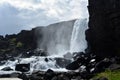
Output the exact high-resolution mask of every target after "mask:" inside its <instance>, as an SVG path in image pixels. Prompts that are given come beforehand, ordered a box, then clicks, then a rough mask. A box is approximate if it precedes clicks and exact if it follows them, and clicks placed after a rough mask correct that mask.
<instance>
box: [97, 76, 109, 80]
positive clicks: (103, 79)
mask: <svg viewBox="0 0 120 80" xmlns="http://www.w3.org/2000/svg"><path fill="white" fill-rule="evenodd" d="M96 80H108V79H107V78H106V77H100V78H98V79H96Z"/></svg>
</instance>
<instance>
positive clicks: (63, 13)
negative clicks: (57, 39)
mask: <svg viewBox="0 0 120 80" xmlns="http://www.w3.org/2000/svg"><path fill="white" fill-rule="evenodd" d="M9 7H11V8H9ZM5 12H7V13H6V15H7V14H10V15H7V20H8V23H11V24H12V25H9V26H6V27H11V26H16V23H14V22H15V21H16V20H17V21H18V22H17V23H19V24H18V25H20V26H21V27H20V26H19V27H20V28H19V29H30V28H31V26H33V27H35V26H40V25H48V24H50V23H54V22H58V21H64V20H71V19H76V18H80V17H81V18H84V17H88V13H87V0H0V14H4V13H5ZM10 12H11V13H10ZM12 12H13V13H16V14H13V13H12ZM6 15H4V16H3V20H4V17H5V16H6ZM11 15H12V17H14V19H12V17H10V16H11ZM0 20H2V18H1V17H0ZM10 20H13V21H10ZM9 21H10V22H9ZM6 24H7V23H6ZM14 24H15V25H14ZM0 26H3V25H1V24H0ZM16 27H18V26H16ZM0 28H1V27H0ZM0 30H1V29H0ZM6 33H8V32H6ZM10 33H14V29H13V30H11V32H10ZM0 34H1V33H0Z"/></svg>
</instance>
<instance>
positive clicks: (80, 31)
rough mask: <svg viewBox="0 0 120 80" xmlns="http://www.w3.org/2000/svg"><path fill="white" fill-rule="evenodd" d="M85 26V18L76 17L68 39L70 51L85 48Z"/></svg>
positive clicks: (79, 50)
mask: <svg viewBox="0 0 120 80" xmlns="http://www.w3.org/2000/svg"><path fill="white" fill-rule="evenodd" d="M87 27H88V26H87V19H78V20H76V21H75V23H74V27H73V31H72V35H71V41H70V52H71V53H73V52H84V50H85V49H86V48H87V42H86V40H85V31H86V29H87Z"/></svg>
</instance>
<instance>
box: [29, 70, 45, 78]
mask: <svg viewBox="0 0 120 80" xmlns="http://www.w3.org/2000/svg"><path fill="white" fill-rule="evenodd" d="M44 74H45V72H42V71H34V72H33V73H32V74H31V75H30V76H29V79H30V80H44Z"/></svg>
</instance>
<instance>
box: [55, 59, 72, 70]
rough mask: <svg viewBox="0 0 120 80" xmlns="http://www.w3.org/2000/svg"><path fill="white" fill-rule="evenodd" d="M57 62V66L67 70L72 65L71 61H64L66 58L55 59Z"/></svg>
mask: <svg viewBox="0 0 120 80" xmlns="http://www.w3.org/2000/svg"><path fill="white" fill-rule="evenodd" d="M55 60H56V64H57V65H58V66H59V67H62V68H65V67H66V66H67V65H68V64H70V63H71V60H68V59H64V58H55Z"/></svg>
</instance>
